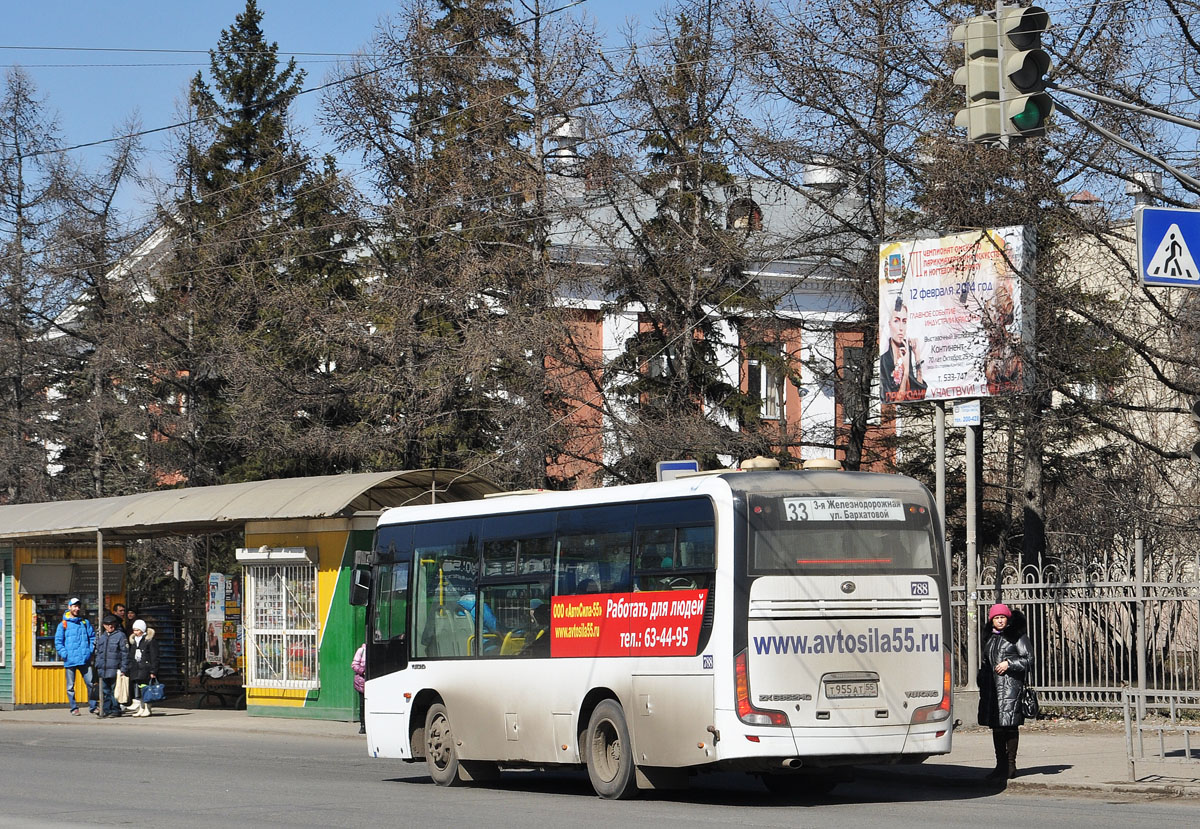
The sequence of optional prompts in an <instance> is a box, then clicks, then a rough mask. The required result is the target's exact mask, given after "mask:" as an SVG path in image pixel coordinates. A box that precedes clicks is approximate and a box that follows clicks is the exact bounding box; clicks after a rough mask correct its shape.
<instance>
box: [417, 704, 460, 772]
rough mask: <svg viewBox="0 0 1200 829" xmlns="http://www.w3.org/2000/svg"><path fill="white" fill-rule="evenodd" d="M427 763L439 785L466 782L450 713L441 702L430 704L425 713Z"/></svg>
mask: <svg viewBox="0 0 1200 829" xmlns="http://www.w3.org/2000/svg"><path fill="white" fill-rule="evenodd" d="M425 765H426V766H427V767H428V768H429V776H430V777H432V778H433V782H434V783H437V784H438V785H439V786H460V785H462V784H463V782H464V780H463V779H462V777H461V776H460V775H459V773H458V768H459V764H458V749H457V747H456V746H455V745H454V732H453V731H452V730H451V728H450V715H449V714H448V713H447V712H446V706H444V705H442V704H441V703H440V702H436V703H434V704H433V705H431V706H429V711H428V712H427V713H426V714H425Z"/></svg>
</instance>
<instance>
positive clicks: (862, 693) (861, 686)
mask: <svg viewBox="0 0 1200 829" xmlns="http://www.w3.org/2000/svg"><path fill="white" fill-rule="evenodd" d="M825 696H826V697H827V698H829V699H852V698H854V697H877V696H879V683H878V682H826V683H825Z"/></svg>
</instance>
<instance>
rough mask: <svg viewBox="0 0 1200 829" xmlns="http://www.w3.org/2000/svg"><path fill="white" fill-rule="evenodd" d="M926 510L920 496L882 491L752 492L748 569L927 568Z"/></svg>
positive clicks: (930, 544)
mask: <svg viewBox="0 0 1200 829" xmlns="http://www.w3.org/2000/svg"><path fill="white" fill-rule="evenodd" d="M908 497H909V498H911V497H912V494H911V493H908ZM931 517H932V516H931V513H930V511H929V509H928V507H927V506H926V505H925V504H921V503H911V502H906V501H905V500H903V498H902V497H901V496H899V495H890V494H887V493H878V494H876V493H872V494H871V495H870V496H868V497H862V496H854V497H847V496H841V495H839V496H834V495H829V496H808V495H805V496H796V495H784V494H772V493H762V494H754V495H751V496H750V501H749V524H750V527H749V528H750V562H749V564H750V566H749V573H750V574H751V575H816V574H822V573H828V574H838V573H854V574H871V573H878V574H888V573H932V572H934V571H935V570H936V568H937V561H936V558H937V557H936V555H935V553H934V550H935V545H934V535H933V529H932V525H931Z"/></svg>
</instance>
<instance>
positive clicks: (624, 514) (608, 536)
mask: <svg viewBox="0 0 1200 829" xmlns="http://www.w3.org/2000/svg"><path fill="white" fill-rule="evenodd" d="M634 515H635V507H634V505H633V504H621V505H617V506H604V507H588V508H585V509H578V510H564V511H562V512H560V513H559V524H558V534H557V551H556V557H555V572H556V579H555V581H556V585H557V589H558V592H559V594H560V595H576V594H578V593H580V592H585V591H587V592H591V591H592V590H594V589H595V588H594V587H593V586H592V585H591V584H589V582H595V584H596V585H597V586H599V590H598V591H597V592H600V593H627V592H629V590H630V588H631V584H630V562H631V558H632V555H633V531H632V530H631V529H625V528H631V527H632V526H633V521H634Z"/></svg>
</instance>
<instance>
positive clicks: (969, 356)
mask: <svg viewBox="0 0 1200 829" xmlns="http://www.w3.org/2000/svg"><path fill="white" fill-rule="evenodd" d="M1032 256H1033V243H1032V238H1031V236H1030V233H1028V232H1027V230H1026V228H1024V227H1003V228H996V229H994V230H983V231H971V232H969V233H959V234H956V235H954V236H942V237H939V238H934V239H917V240H911V241H904V242H891V243H888V244H884V245H881V246H880V248H879V386H880V399H881V400H882V402H884V403H909V402H914V401H918V400H954V399H958V398H971V397H995V396H998V395H1004V394H1010V393H1012V392H1017V391H1022V390H1023V389H1024V388H1025V385H1026V383H1027V382H1028V380H1029V369H1028V367H1027V365H1026V360H1025V354H1024V346H1025V344H1027V343H1030V342H1032V336H1031V335H1032V323H1033V315H1032V313H1030V312H1029V310H1030V308H1029V303H1030V302H1031V301H1032V289H1031V288H1030V286H1029V284H1028V282H1027V281H1026V280H1024V279H1023V278H1022V275H1023V274H1025V273H1027V268H1028V267H1029V265H1030V263H1031V262H1032Z"/></svg>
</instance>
